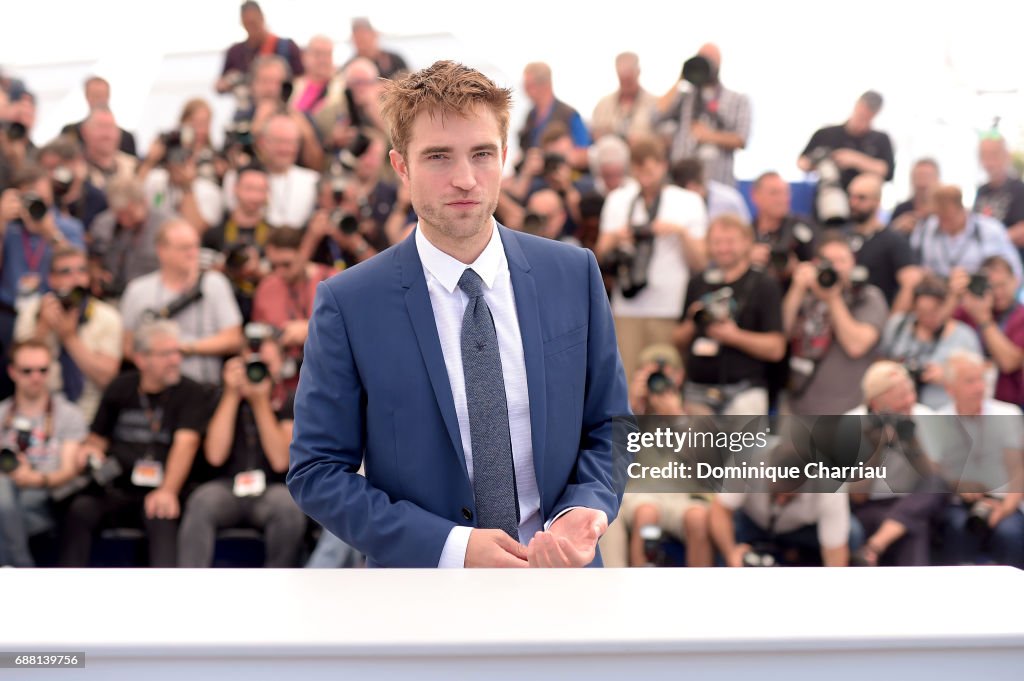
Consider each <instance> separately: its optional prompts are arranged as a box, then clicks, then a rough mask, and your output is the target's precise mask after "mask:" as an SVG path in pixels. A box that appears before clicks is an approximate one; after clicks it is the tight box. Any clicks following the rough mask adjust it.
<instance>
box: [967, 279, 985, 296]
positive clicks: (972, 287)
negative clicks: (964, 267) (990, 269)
mask: <svg viewBox="0 0 1024 681" xmlns="http://www.w3.org/2000/svg"><path fill="white" fill-rule="evenodd" d="M988 289H989V285H988V277H986V276H985V275H984V274H972V275H971V281H970V282H969V283H968V284H967V290H968V291H970V292H971V295H973V296H975V297H977V298H983V297H984V296H985V292H986V291H988Z"/></svg>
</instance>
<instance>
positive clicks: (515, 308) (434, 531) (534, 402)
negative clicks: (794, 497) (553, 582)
mask: <svg viewBox="0 0 1024 681" xmlns="http://www.w3.org/2000/svg"><path fill="white" fill-rule="evenodd" d="M510 99H511V93H510V91H509V90H506V89H502V88H498V87H497V86H496V85H495V84H494V83H493V82H492V81H491V80H490V79H488V78H486V77H485V76H484V75H483V74H481V73H479V72H478V71H475V70H473V69H469V68H467V67H465V66H462V65H460V64H455V63H452V62H447V61H445V62H437V63H436V64H434V65H433V66H431V67H430V68H428V69H425V70H423V71H419V72H416V73H412V74H409V75H407V76H405V77H403V78H402V79H401V80H398V81H390V82H388V83H387V84H386V87H385V94H384V97H383V106H382V114H383V116H384V119H385V120H386V121H387V123H388V125H389V127H390V131H391V137H392V142H393V145H394V150H393V151H392V152H391V164H392V166H393V167H394V169H395V171H396V172H397V173H398V175H399V176H400V177H401V179H402V182H404V183H405V184H406V186H407V187H408V188H409V191H410V196H411V199H412V204H413V208H414V209H415V211H416V214H417V215H418V217H419V223H418V226H417V229H416V230H415V232H414V233H413V234H412V235H410V236H409V237H408V238H407V239H405V240H404V241H403V242H401V243H399V244H397V245H395V246H394V247H392V248H390V249H388V250H386V251H384V252H383V253H381V254H380V255H378V256H376V257H374V258H371V259H370V260H368V261H366V262H364V263H361V264H360V265H357V266H356V267H353V268H350V269H348V270H346V271H345V272H344V273H342V274H340V275H338V276H335V277H333V278H331V279H330V280H328V281H326V282H323V283H321V284H320V285H319V287H318V288H317V293H316V303H315V305H314V310H313V316H312V319H311V320H310V325H309V337H308V340H307V341H306V349H305V359H304V363H303V367H302V376H301V379H300V381H299V388H298V392H297V395H296V399H295V426H294V435H293V440H292V446H291V467H290V469H289V471H288V477H287V482H288V487H289V489H290V490H291V492H292V495H293V496H294V498H295V500H296V502H297V503H298V505H299V506H300V507H301V508H302V509H303V510H304V511H305V512H306V513H307V514H309V515H310V516H311V517H312V518H314V519H315V520H317V521H318V522H320V523H321V524H322V525H323V526H324V527H325V528H326V529H328V530H329V531H331V532H332V533H334V534H335V535H337V536H338V537H340V538H341V539H342V540H344V541H345V542H347V543H348V544H351V545H352V546H354V547H355V548H356V549H358V550H359V551H362V552H363V553H365V554H366V555H367V558H368V564H369V565H377V566H389V567H528V566H536V567H561V566H584V565H600V555H599V554H598V551H597V540H598V539H599V538H600V536H601V535H602V534H603V533H604V531H605V530H606V529H607V527H608V523H609V522H610V521H611V520H613V519H614V517H615V515H616V513H617V511H618V508H619V502H620V500H621V496H622V487H623V486H624V468H625V462H624V460H623V457H622V456H619V455H617V454H616V453H617V452H619V451H620V450H621V449H622V447H621V445H622V444H623V443H621V442H620V443H619V445H620V447H613V438H612V419H613V417H616V416H625V415H628V414H629V404H628V398H627V388H626V379H625V375H624V373H623V369H622V363H621V360H620V358H619V354H618V349H617V346H616V341H615V332H614V328H613V325H612V317H611V312H610V310H609V307H608V299H607V297H606V295H605V290H604V286H603V284H602V281H601V275H600V273H599V271H598V267H597V262H596V260H595V259H594V256H593V254H592V253H591V252H590V251H587V250H583V249H580V248H577V247H574V246H568V245H565V244H560V243H557V242H554V241H548V240H545V239H541V238H536V237H532V236H528V235H524V234H520V233H518V232H514V231H510V230H508V229H506V228H504V227H502V226H500V225H498V224H497V222H496V221H495V220H494V217H493V213H494V210H495V208H496V206H497V203H498V195H499V191H500V186H501V177H502V168H503V165H504V162H505V156H506V151H507V146H506V142H507V139H508V128H509V107H510ZM620 439H621V437H620V438H616V440H620ZM361 463H362V464H364V466H365V477H364V476H363V475H359V474H358V472H357V471H358V470H359V467H360V464H361Z"/></svg>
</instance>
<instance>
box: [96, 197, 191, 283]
mask: <svg viewBox="0 0 1024 681" xmlns="http://www.w3.org/2000/svg"><path fill="white" fill-rule="evenodd" d="M107 201H108V203H109V204H110V207H109V208H108V209H107V210H106V211H104V212H103V213H100V214H99V215H97V216H96V220H95V221H93V224H92V230H91V231H90V237H91V243H90V245H89V256H90V258H89V259H90V266H91V274H92V292H93V294H94V295H96V296H97V297H103V298H118V297H120V296H121V294H122V293H124V289H125V286H127V285H128V282H130V281H134V280H135V279H138V278H139V277H141V276H144V275H147V274H149V273H150V272H153V271H154V270H156V269H157V267H159V262H158V260H157V256H156V251H157V248H156V235H157V232H159V231H160V226H161V225H163V224H164V223H165V222H167V221H168V220H170V219H171V218H172V217H173V214H172V213H170V212H168V211H166V210H164V209H163V208H151V207H150V205H149V203H148V202H147V201H146V194H145V190H143V188H142V183H141V182H139V180H137V179H135V178H134V177H130V178H127V179H121V180H114V181H113V182H111V183H110V185H108V187H107Z"/></svg>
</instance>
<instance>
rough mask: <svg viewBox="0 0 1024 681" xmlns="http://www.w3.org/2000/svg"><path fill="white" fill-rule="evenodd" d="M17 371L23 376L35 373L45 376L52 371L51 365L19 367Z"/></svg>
mask: <svg viewBox="0 0 1024 681" xmlns="http://www.w3.org/2000/svg"><path fill="white" fill-rule="evenodd" d="M17 371H18V373H19V374H21V375H22V376H31V375H32V374H35V373H38V374H39V375H40V376H45V375H46V374H47V373H48V372H49V371H50V367H19V368H18V370H17Z"/></svg>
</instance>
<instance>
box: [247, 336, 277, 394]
mask: <svg viewBox="0 0 1024 681" xmlns="http://www.w3.org/2000/svg"><path fill="white" fill-rule="evenodd" d="M276 337H277V329H275V328H274V327H272V326H271V325H270V324H261V323H258V322H249V323H248V324H246V325H245V342H246V344H247V345H248V350H249V352H248V353H247V354H246V356H245V377H246V378H247V379H249V382H250V383H259V382H261V381H262V380H263V379H265V378H267V377H268V376H269V375H270V369H269V368H268V367H267V363H266V362H264V361H263V360H262V359H260V346H261V345H263V341H265V340H267V339H269V338H276Z"/></svg>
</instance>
